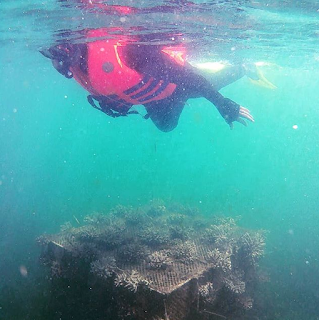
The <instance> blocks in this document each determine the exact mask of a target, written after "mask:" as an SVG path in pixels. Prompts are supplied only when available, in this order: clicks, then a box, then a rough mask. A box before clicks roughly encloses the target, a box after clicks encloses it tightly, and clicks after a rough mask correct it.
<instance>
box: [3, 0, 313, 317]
mask: <svg viewBox="0 0 319 320" xmlns="http://www.w3.org/2000/svg"><path fill="white" fill-rule="evenodd" d="M114 3H117V4H119V3H121V2H120V1H117V2H115V1H113V2H112V4H114ZM123 3H124V2H123ZM128 3H129V2H128V1H127V2H126V3H124V4H128ZM162 4H163V3H161V2H159V1H157V2H156V1H152V2H149V3H146V4H145V3H142V2H141V3H140V4H139V6H140V7H146V6H149V7H150V6H155V5H162ZM3 5H4V10H3V12H1V14H0V16H1V22H0V30H1V34H0V42H1V49H0V57H1V60H0V61H1V65H0V79H1V88H0V97H1V99H0V121H1V126H0V137H1V147H0V163H1V172H0V222H1V225H0V257H1V258H0V270H1V277H0V288H2V292H1V294H0V308H1V309H0V319H45V318H43V317H42V318H41V316H40V315H39V314H40V313H41V312H40V311H39V310H40V309H41V306H43V304H44V303H46V301H47V300H46V299H49V298H48V297H49V294H48V292H47V288H46V287H45V281H44V280H43V279H44V276H43V269H42V267H41V265H40V263H39V261H38V256H39V247H38V246H37V244H36V242H35V238H36V237H37V236H39V235H41V234H43V233H45V232H46V233H50V232H58V231H59V226H60V225H61V224H63V223H64V222H65V221H72V222H73V223H74V222H75V221H74V220H75V218H74V217H76V218H77V219H79V220H81V219H83V217H84V216H86V215H87V214H89V213H92V212H95V211H107V210H109V209H110V208H112V207H114V206H115V205H117V204H123V205H133V206H140V205H143V204H145V203H147V202H149V201H150V200H152V199H162V200H163V201H165V202H178V203H182V204H184V205H190V206H194V207H198V208H199V209H200V210H201V211H202V212H203V213H204V214H206V215H225V216H231V217H237V216H241V220H240V222H239V223H240V225H242V226H244V227H245V228H252V229H265V230H268V231H269V233H268V236H267V249H266V255H265V258H264V259H263V261H262V262H261V265H262V266H263V267H264V268H265V269H266V270H267V272H268V273H269V278H270V281H269V282H267V283H266V284H264V285H263V287H262V288H260V289H259V290H260V291H261V292H262V294H264V306H263V308H261V309H260V313H259V319H287V320H288V319H289V320H292V319H298V320H300V319H307V320H309V319H319V307H318V306H319V294H318V289H317V288H318V285H319V283H318V281H319V280H318V279H319V262H318V258H319V250H318V248H319V236H318V234H319V230H318V225H319V215H318V204H319V196H318V190H319V189H318V188H319V182H318V176H319V157H318V154H319V153H318V151H319V149H318V148H319V133H318V126H319V124H318V117H319V111H318V102H319V91H318V76H319V71H318V70H319V69H318V66H319V63H318V61H319V59H318V57H319V50H318V48H317V41H318V32H319V23H318V22H317V21H318V15H319V13H318V9H319V3H318V2H317V1H299V2H298V4H294V2H293V1H291V2H289V1H285V2H284V3H282V2H280V1H272V2H268V4H267V5H265V4H264V3H263V2H258V1H256V2H250V1H238V2H237V1H233V2H229V1H225V2H221V1H218V2H215V1H211V2H210V3H207V2H205V3H204V2H201V1H198V3H197V7H196V8H195V9H194V8H191V9H187V10H185V11H183V12H182V11H181V13H180V15H179V16H178V17H175V16H174V15H173V14H172V12H169V13H165V14H160V13H155V14H149V15H147V16H141V15H137V16H136V19H134V17H132V18H129V19H128V21H125V28H123V30H122V31H121V32H120V33H123V34H124V35H125V34H126V32H128V33H129V34H134V33H135V34H136V33H137V34H138V32H142V31H143V32H144V33H149V34H154V33H157V32H158V31H162V30H164V32H171V33H172V34H178V31H181V33H183V37H184V38H185V42H186V43H189V45H190V46H191V47H192V48H196V50H193V58H194V59H199V60H200V59H218V58H224V59H227V60H236V61H240V60H242V59H247V60H249V61H268V62H270V63H271V64H270V65H269V66H268V67H264V68H263V72H264V73H265V75H266V77H267V78H268V79H269V80H270V81H271V82H273V83H274V84H276V86H277V89H276V90H268V89H265V88H261V87H258V86H255V85H253V84H252V83H251V82H250V81H249V80H248V79H247V78H243V79H241V80H239V81H237V82H236V83H233V84H232V85H230V86H228V87H226V88H224V89H223V90H222V91H221V92H222V93H223V94H224V95H225V96H227V97H229V98H231V99H233V100H234V101H236V102H238V103H240V104H241V105H243V106H246V107H248V108H249V109H250V110H251V112H252V114H253V115H254V117H255V120H256V122H255V123H254V124H249V125H248V127H247V128H245V127H243V126H241V125H240V124H235V128H234V130H232V131H231V130H229V128H228V126H227V125H226V124H225V122H224V121H223V120H222V119H221V117H220V115H219V114H218V112H216V110H215V108H214V107H212V105H211V104H210V103H209V102H208V101H206V100H204V99H193V100H190V101H189V102H188V106H187V107H186V108H185V110H184V112H183V114H182V117H181V119H180V123H179V125H178V127H177V128H176V129H175V130H174V131H173V132H170V133H162V132H160V131H159V130H157V129H156V128H155V126H154V125H153V124H152V123H151V121H150V120H144V119H142V118H141V117H139V116H135V115H132V116H129V117H127V118H120V119H111V118H109V117H107V116H106V115H104V114H102V113H100V112H98V111H97V110H95V109H93V108H92V107H90V106H89V105H88V103H87V101H86V93H85V92H84V90H83V89H82V88H81V87H80V86H79V85H77V84H76V83H75V82H74V81H71V80H67V79H65V78H63V77H62V76H61V75H59V74H58V73H57V72H56V71H55V70H54V69H53V67H52V66H51V64H50V62H49V61H48V59H45V58H44V57H43V56H41V55H40V54H39V53H38V50H39V49H41V48H43V47H46V46H48V45H49V44H52V43H53V41H55V40H58V39H63V34H62V32H61V31H62V30H65V29H67V28H71V29H72V30H73V31H79V30H81V29H83V28H87V27H97V26H101V25H104V24H106V23H112V24H111V25H112V26H113V27H117V24H119V22H118V19H116V18H114V17H111V18H105V19H104V18H103V17H102V18H101V13H100V14H99V15H98V17H97V18H96V19H93V16H94V17H96V12H85V13H83V14H82V13H80V12H81V10H80V8H76V7H75V6H74V5H71V7H67V6H59V5H58V4H56V3H54V2H53V1H52V2H51V1H47V2H39V3H37V2H33V1H7V2H4V4H3ZM166 5H169V2H166ZM174 5H175V4H174ZM73 14H76V16H75V17H77V18H74V19H72V17H74V15H73ZM82 15H84V17H85V19H84V22H83V20H81V18H78V17H81V16H82ZM197 17H200V19H197ZM103 19H104V20H103ZM108 19H110V20H112V21H111V22H110V21H108ZM172 19H173V20H172ZM114 21H115V22H114ZM141 21H142V22H143V26H144V27H145V28H144V29H143V30H142V31H136V28H134V27H136V26H139V25H140V24H141V23H142V22H141ZM166 21H170V23H169V24H167V23H165V22H166ZM164 26H165V28H164ZM205 28H206V29H205ZM132 30H133V31H132ZM198 35H200V37H198ZM61 37H62V38H61ZM72 37H74V39H75V38H77V36H76V33H74V34H73V36H72ZM74 39H73V38H72V40H73V41H76V40H74ZM167 41H170V42H171V39H168V40H167ZM234 48H235V49H234ZM141 110H142V109H141ZM296 126H297V127H296ZM21 266H25V267H26V269H27V270H28V274H27V276H22V275H21V273H20V267H21ZM43 292H46V295H44V294H43ZM37 308H38V309H37Z"/></svg>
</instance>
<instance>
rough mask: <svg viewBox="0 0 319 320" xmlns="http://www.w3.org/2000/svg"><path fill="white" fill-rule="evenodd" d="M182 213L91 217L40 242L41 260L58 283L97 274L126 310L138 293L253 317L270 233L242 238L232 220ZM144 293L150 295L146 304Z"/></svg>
mask: <svg viewBox="0 0 319 320" xmlns="http://www.w3.org/2000/svg"><path fill="white" fill-rule="evenodd" d="M178 208H179V207H178V206H165V205H164V204H163V203H160V202H154V203H153V204H152V205H148V206H145V207H143V208H139V209H134V208H132V207H125V206H117V207H116V208H114V209H113V210H111V211H110V212H109V213H107V214H104V213H94V214H93V215H89V216H86V217H85V218H84V224H83V225H82V226H79V227H77V228H74V227H72V225H71V224H70V223H66V224H65V225H63V226H62V227H61V232H60V233H59V234H57V235H44V236H42V237H39V238H38V242H39V243H40V244H41V245H42V246H43V247H44V248H45V250H44V255H43V259H42V260H43V262H44V263H46V264H47V265H48V266H49V267H50V270H51V277H52V279H53V281H54V279H55V278H59V277H60V278H61V277H63V278H67V277H73V276H75V274H76V273H77V272H78V270H80V269H81V268H82V267H83V266H84V267H83V269H84V270H82V273H81V275H83V274H84V275H86V274H87V275H89V274H91V276H90V277H91V278H92V279H93V280H94V281H95V282H100V283H101V286H102V287H103V285H104V286H108V292H112V294H113V293H114V294H115V295H116V294H118V295H119V296H117V298H119V297H120V298H121V297H122V298H123V297H124V298H123V299H124V300H123V301H124V302H123V304H124V305H126V304H127V303H128V301H131V300H134V299H126V298H125V294H128V295H129V297H130V298H131V297H132V294H135V293H137V296H139V297H140V298H141V299H142V300H141V301H147V299H152V298H150V296H152V297H153V294H154V296H156V294H158V295H159V296H160V297H162V298H163V295H164V296H165V297H170V294H171V293H172V292H174V295H175V294H176V292H179V290H181V292H182V291H183V290H185V292H186V291H187V290H189V293H190V292H191V291H192V290H197V291H196V294H197V296H198V302H197V303H198V304H202V305H203V306H204V308H208V309H209V310H215V308H225V309H227V308H228V307H227V306H232V307H231V308H233V309H236V308H237V309H240V310H241V311H242V310H249V309H251V308H252V307H253V293H254V288H255V285H254V284H255V283H256V282H257V281H258V280H259V275H258V274H259V273H258V262H259V260H260V258H261V257H262V255H263V252H264V246H265V237H264V233H262V232H253V231H247V230H243V229H242V228H240V227H238V226H237V225H236V221H235V220H234V219H231V218H228V219H227V218H213V219H209V220H208V219H204V218H201V217H200V215H199V213H198V211H197V210H195V209H191V208H188V207H180V209H178ZM73 268H74V270H73ZM83 278H85V276H83ZM100 280H104V281H100ZM194 283H197V284H198V286H197V287H196V288H195V286H194V285H193V284H194ZM142 288H148V289H149V290H151V291H148V295H144V296H143V294H145V291H144V289H143V290H142ZM150 292H152V294H151V295H150V294H149V293H150ZM187 292H188V291H187ZM155 293H156V294H155ZM176 295H177V294H176ZM177 296H178V295H177ZM190 296H191V295H190ZM120 298H119V299H120ZM168 300H169V299H168ZM134 301H137V300H134ZM193 301H194V300H190V301H189V305H188V304H187V305H186V307H189V308H191V306H192V302H193ZM143 303H144V302H143ZM186 307H185V308H186ZM138 308H140V307H139V306H136V305H135V306H134V307H132V308H131V309H130V311H128V313H130V312H131V314H133V313H134V312H135V311H136V310H137V309H138ZM231 308H230V307H229V309H227V310H231ZM124 309H125V310H126V307H125V308H124ZM124 309H123V310H124ZM132 310H133V311H132ZM159 311H161V310H159ZM141 312H142V313H141V314H142V315H140V318H143V317H144V316H145V312H144V309H143V310H142V311H141ZM213 313H214V312H213ZM134 314H135V313H134ZM165 314H166V311H165V313H164V314H161V317H162V318H163V317H164V318H165V317H166V316H167V314H166V316H165ZM148 316H149V317H148ZM136 318H138V317H136ZM145 319H147V320H149V319H151V314H149V315H147V317H146V318H145ZM176 319H177V318H176Z"/></svg>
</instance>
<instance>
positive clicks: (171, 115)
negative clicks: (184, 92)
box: [144, 98, 186, 132]
mask: <svg viewBox="0 0 319 320" xmlns="http://www.w3.org/2000/svg"><path fill="white" fill-rule="evenodd" d="M185 102H186V101H185V100H178V99H172V98H166V99H163V100H159V101H154V102H150V103H147V104H145V105H144V107H145V109H146V111H147V115H148V117H149V118H150V119H151V120H152V121H153V123H154V124H155V125H156V127H157V128H158V129H159V130H161V131H163V132H169V131H172V130H173V129H175V128H176V126H177V125H178V121H179V118H180V116H181V113H182V111H183V109H184V106H185Z"/></svg>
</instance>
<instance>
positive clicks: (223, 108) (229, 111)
mask: <svg viewBox="0 0 319 320" xmlns="http://www.w3.org/2000/svg"><path fill="white" fill-rule="evenodd" d="M205 98H206V99H208V100H209V101H210V102H212V103H213V104H214V105H215V106H216V108H217V110H218V111H219V113H220V114H221V115H222V117H223V118H224V119H225V121H226V122H227V123H228V124H229V126H230V128H231V129H232V128H233V122H234V121H237V122H239V123H241V124H242V125H244V126H247V123H246V121H245V120H248V121H250V122H255V120H254V118H253V116H252V115H251V114H250V111H249V110H248V109H246V108H244V107H242V106H240V105H239V104H237V103H236V102H234V101H232V100H231V99H228V98H225V97H224V96H223V95H222V94H220V93H219V92H218V91H216V90H214V89H213V88H210V90H209V94H208V95H207V94H206V95H205Z"/></svg>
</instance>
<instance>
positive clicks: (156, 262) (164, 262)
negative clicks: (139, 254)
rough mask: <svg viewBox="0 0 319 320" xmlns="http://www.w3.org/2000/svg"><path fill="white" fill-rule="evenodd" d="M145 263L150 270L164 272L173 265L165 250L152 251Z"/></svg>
mask: <svg viewBox="0 0 319 320" xmlns="http://www.w3.org/2000/svg"><path fill="white" fill-rule="evenodd" d="M147 262H148V267H149V268H150V269H152V270H166V269H167V268H168V267H169V266H171V265H172V263H173V261H172V259H171V257H170V256H169V251H167V250H161V251H154V252H153V253H152V254H150V255H149V256H148V258H147Z"/></svg>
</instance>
